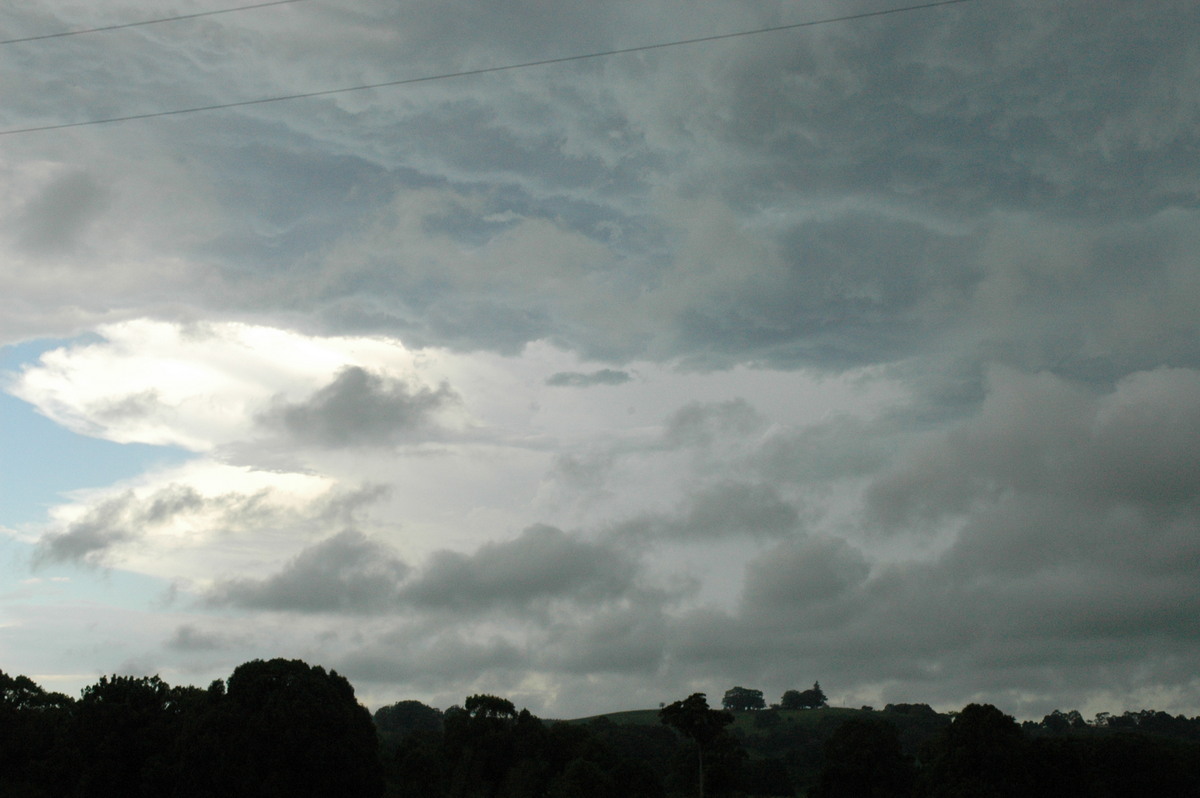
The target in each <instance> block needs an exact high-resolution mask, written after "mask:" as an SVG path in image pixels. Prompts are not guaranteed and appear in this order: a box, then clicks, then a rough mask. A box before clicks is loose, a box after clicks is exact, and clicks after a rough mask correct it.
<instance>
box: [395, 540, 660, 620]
mask: <svg viewBox="0 0 1200 798" xmlns="http://www.w3.org/2000/svg"><path fill="white" fill-rule="evenodd" d="M636 570H637V569H636V566H635V564H634V563H633V561H632V560H631V559H630V558H629V557H628V556H627V555H624V554H622V553H621V552H620V551H619V550H617V549H616V548H613V547H609V546H605V545H603V544H600V543H591V542H588V541H585V540H582V539H579V538H577V537H573V536H571V535H568V534H567V533H566V532H563V531H562V530H560V529H557V528H555V527H551V526H545V525H539V526H533V527H530V528H528V529H526V530H525V531H524V532H522V533H521V534H520V535H519V536H518V537H516V538H514V539H512V540H508V541H498V542H490V543H485V544H484V545H483V546H481V547H480V548H479V549H478V550H476V551H475V553H474V554H460V553H457V552H450V551H445V552H440V553H437V554H435V555H434V556H433V557H432V558H431V559H430V561H429V562H428V563H427V564H426V565H425V567H424V569H423V570H422V572H421V573H420V574H419V575H418V576H417V577H415V578H414V579H413V581H412V582H411V583H410V584H408V585H406V586H405V588H404V590H403V591H402V599H403V600H404V601H405V602H407V603H410V604H412V605H414V606H417V607H423V608H426V609H434V610H450V611H478V610H481V609H490V608H493V607H496V608H509V609H520V608H522V607H528V606H530V605H534V604H540V603H544V602H547V601H555V600H565V601H570V602H583V603H596V602H604V601H606V600H609V599H613V598H618V597H620V596H621V595H622V594H624V593H625V592H626V591H628V590H629V589H630V588H631V587H632V586H633V584H634V577H635V575H636Z"/></svg>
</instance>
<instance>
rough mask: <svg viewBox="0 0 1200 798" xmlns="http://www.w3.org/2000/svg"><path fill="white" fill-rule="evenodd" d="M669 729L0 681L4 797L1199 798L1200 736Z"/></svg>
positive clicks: (669, 708)
mask: <svg viewBox="0 0 1200 798" xmlns="http://www.w3.org/2000/svg"><path fill="white" fill-rule="evenodd" d="M722 704H723V706H724V707H725V709H714V708H710V707H709V706H708V702H707V699H706V697H705V696H704V695H703V694H700V693H697V694H694V695H692V696H688V697H686V698H684V699H681V700H679V701H676V702H674V703H672V704H669V705H666V706H663V707H661V708H660V709H659V710H644V711H636V712H622V713H614V714H612V715H606V716H598V717H595V718H588V719H583V720H577V721H570V722H552V721H544V720H541V719H539V718H537V717H535V716H534V715H532V714H530V713H529V712H528V711H527V710H520V711H518V710H517V709H516V707H515V706H514V705H513V704H512V703H511V702H509V701H508V700H506V699H504V698H499V697H496V696H488V695H475V696H470V697H468V698H467V699H466V700H465V701H464V702H463V705H462V706H455V707H451V708H449V709H447V710H445V711H440V710H437V709H434V708H432V707H428V706H425V705H424V704H421V703H419V702H416V701H400V702H398V703H396V704H392V705H390V706H386V707H383V708H381V709H379V710H378V711H377V712H376V713H375V715H374V717H373V718H372V717H371V715H370V714H368V712H367V710H366V709H365V708H363V707H362V706H361V705H360V704H359V703H358V702H357V701H356V699H355V697H354V690H353V688H352V687H351V686H350V683H349V682H347V681H346V679H344V678H343V677H341V676H339V675H338V674H337V673H336V672H326V671H325V670H324V669H322V668H320V667H313V666H309V665H307V664H305V663H304V662H301V661H298V660H281V659H277V660H271V661H269V662H263V661H260V660H256V661H254V662H248V663H246V664H244V665H241V666H239V667H238V668H237V669H236V670H235V671H234V672H233V674H232V675H231V676H230V677H229V679H228V680H227V681H216V682H214V683H213V684H212V685H210V686H209V687H208V688H207V689H201V688H196V687H171V686H170V685H168V684H166V683H164V682H163V681H162V680H160V679H159V678H158V677H142V678H133V677H124V676H112V677H105V678H102V679H100V680H99V681H98V682H97V683H96V684H94V685H92V686H90V687H88V688H86V689H84V691H83V693H82V696H81V697H80V698H79V699H72V698H69V697H67V696H65V695H62V694H59V693H51V692H46V691H45V690H43V689H42V688H41V687H40V686H38V685H37V684H35V683H34V682H33V681H31V680H30V679H27V678H25V677H23V676H17V677H10V676H7V675H5V674H4V673H3V672H0V796H3V798H10V797H11V798H48V797H49V796H54V797H55V798H59V797H60V796H66V797H74V798H94V797H98V796H103V797H105V798H107V797H108V796H122V798H126V797H128V798H142V797H144V798H151V797H153V798H217V797H218V796H220V798H228V797H232V798H239V797H240V796H246V797H247V798H249V797H250V796H253V797H254V798H318V797H319V798H325V797H329V798H333V797H334V796H336V797H337V798H385V797H386V798H410V797H411V798H417V797H418V796H419V797H420V798H527V797H528V798H609V797H610V796H611V797H612V798H673V797H674V796H697V795H704V796H711V798H717V797H718V796H810V798H873V797H874V796H878V797H879V798H884V797H885V796H886V797H887V798H894V797H897V796H899V797H901V798H951V797H953V798H972V797H974V796H979V797H980V798H984V797H987V798H999V797H1004V796H1014V798H1015V797H1016V796H1020V797H1021V798H1027V797H1028V796H1033V797H1034V798H1037V797H1038V796H1054V798H1074V796H1079V797H1080V798H1083V796H1087V798H1124V796H1129V797H1130V798H1134V796H1136V798H1143V796H1155V797H1156V798H1174V797H1175V796H1187V797H1188V798H1200V717H1198V718H1191V719H1188V718H1185V717H1182V716H1177V717H1172V716H1170V715H1167V714H1165V713H1162V712H1153V711H1144V712H1136V713H1132V712H1131V713H1125V714H1124V715H1121V716H1109V715H1099V716H1097V717H1096V719H1095V720H1092V721H1085V720H1084V719H1083V718H1082V717H1081V716H1080V715H1079V714H1078V713H1077V712H1066V713H1063V712H1054V713H1051V714H1050V715H1047V716H1046V717H1045V718H1044V719H1043V720H1042V721H1041V722H1026V723H1025V724H1017V723H1016V722H1015V721H1014V720H1013V719H1012V718H1011V717H1009V716H1007V715H1005V714H1004V713H1002V712H1001V711H1000V710H998V709H996V708H995V707H992V706H989V705H980V704H971V705H969V706H967V707H965V708H964V709H963V710H962V711H961V712H957V713H951V714H940V713H938V712H935V711H934V710H933V709H931V708H930V707H928V706H927V705H924V704H896V705H892V704H889V705H888V706H887V707H885V708H883V709H882V710H878V711H876V710H873V709H871V708H869V707H863V708H862V709H841V708H830V707H827V706H826V705H825V696H824V693H823V692H821V690H820V686H819V685H813V689H812V690H805V691H795V690H789V691H788V692H786V693H785V694H784V696H783V698H782V699H781V701H780V703H778V704H773V705H771V706H770V707H767V706H766V704H765V702H764V701H763V700H762V694H761V692H759V691H756V690H748V689H746V688H742V687H735V688H732V689H731V690H730V691H729V692H727V693H726V694H725V699H724V701H723V702H722Z"/></svg>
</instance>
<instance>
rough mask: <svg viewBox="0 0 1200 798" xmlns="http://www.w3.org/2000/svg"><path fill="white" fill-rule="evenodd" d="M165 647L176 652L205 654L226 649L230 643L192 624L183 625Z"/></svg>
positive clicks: (220, 636)
mask: <svg viewBox="0 0 1200 798" xmlns="http://www.w3.org/2000/svg"><path fill="white" fill-rule="evenodd" d="M165 645H166V647H167V648H169V649H173V650H175V651H183V652H189V653H197V652H199V653H203V652H208V651H219V650H221V649H223V648H226V647H227V646H228V641H227V640H226V639H225V638H224V637H223V636H222V635H219V634H213V633H211V632H205V631H203V630H200V629H197V628H196V627H195V626H193V625H191V624H183V625H182V626H180V627H179V628H177V629H176V630H175V634H173V635H172V636H171V639H170V640H168V641H167V642H166V644H165Z"/></svg>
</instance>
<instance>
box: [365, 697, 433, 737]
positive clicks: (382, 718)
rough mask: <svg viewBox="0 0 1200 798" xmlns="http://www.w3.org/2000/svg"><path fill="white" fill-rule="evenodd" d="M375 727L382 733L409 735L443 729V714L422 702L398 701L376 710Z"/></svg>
mask: <svg viewBox="0 0 1200 798" xmlns="http://www.w3.org/2000/svg"><path fill="white" fill-rule="evenodd" d="M374 720H375V727H376V728H377V729H379V730H380V731H382V732H390V733H392V734H409V733H411V732H415V731H437V730H439V729H441V728H442V713H441V712H440V711H439V710H436V709H434V708H433V707H431V706H426V705H425V704H422V703H421V702H420V701H397V702H396V703H395V704H391V705H390V706H386V707H380V708H379V709H377V710H375V715H374Z"/></svg>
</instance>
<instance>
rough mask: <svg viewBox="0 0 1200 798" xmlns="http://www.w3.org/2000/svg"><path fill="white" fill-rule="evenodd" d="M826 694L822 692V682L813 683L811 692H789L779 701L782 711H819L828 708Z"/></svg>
mask: <svg viewBox="0 0 1200 798" xmlns="http://www.w3.org/2000/svg"><path fill="white" fill-rule="evenodd" d="M826 702H827V699H826V698H825V692H824V691H823V690H821V683H820V682H813V686H812V688H811V689H809V690H803V691H800V690H787V691H785V692H784V694H783V697H782V698H780V699H779V706H780V708H781V709H817V708H818V707H824V706H828V704H827V703H826Z"/></svg>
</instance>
